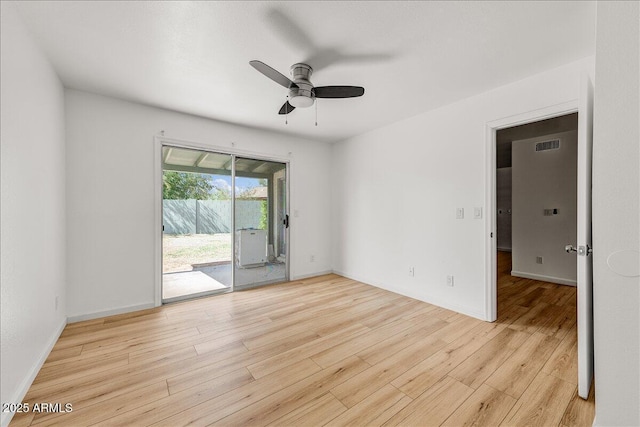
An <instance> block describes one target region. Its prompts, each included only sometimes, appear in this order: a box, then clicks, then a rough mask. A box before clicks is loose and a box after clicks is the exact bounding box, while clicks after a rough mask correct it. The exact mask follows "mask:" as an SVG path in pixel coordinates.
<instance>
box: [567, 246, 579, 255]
mask: <svg viewBox="0 0 640 427" xmlns="http://www.w3.org/2000/svg"><path fill="white" fill-rule="evenodd" d="M564 250H565V251H566V252H567V253H568V254H570V253H571V252H578V250H577V249H576V248H575V247H573V245H567V246H565V247H564Z"/></svg>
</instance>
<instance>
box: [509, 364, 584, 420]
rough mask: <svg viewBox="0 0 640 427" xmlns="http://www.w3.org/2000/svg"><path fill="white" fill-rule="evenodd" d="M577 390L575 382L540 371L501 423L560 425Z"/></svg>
mask: <svg viewBox="0 0 640 427" xmlns="http://www.w3.org/2000/svg"><path fill="white" fill-rule="evenodd" d="M575 391H576V386H575V385H574V384H570V383H568V382H566V381H563V380H561V379H560V378H556V377H552V376H551V375H547V374H545V373H544V372H540V373H539V374H538V375H537V376H536V377H535V379H534V380H533V382H532V383H531V386H530V387H528V388H527V389H526V391H525V392H524V393H523V394H522V397H521V398H520V399H519V400H518V401H517V402H516V404H515V405H514V406H513V408H512V409H511V411H510V412H509V414H508V415H507V416H506V418H505V419H504V421H503V422H502V423H501V424H500V425H503V426H523V425H527V426H550V425H558V424H559V423H560V421H561V420H562V416H563V415H564V412H565V410H566V409H567V406H569V402H570V401H571V398H572V396H573V395H574V394H575Z"/></svg>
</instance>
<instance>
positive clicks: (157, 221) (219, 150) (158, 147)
mask: <svg viewBox="0 0 640 427" xmlns="http://www.w3.org/2000/svg"><path fill="white" fill-rule="evenodd" d="M153 146H154V147H153V148H154V165H155V166H154V177H153V182H154V229H155V233H154V235H155V245H154V246H155V248H154V249H155V250H154V254H155V262H154V265H155V269H154V270H155V274H154V304H155V306H156V307H159V306H161V305H162V304H163V301H162V237H163V230H162V199H163V198H162V173H163V167H162V147H174V148H185V149H190V150H199V151H204V152H210V153H216V154H224V155H229V156H231V177H232V185H231V201H232V203H231V252H232V253H231V267H232V268H231V288H230V289H231V290H230V292H233V291H234V290H235V250H236V242H235V240H236V239H235V211H236V203H235V202H236V200H235V195H236V194H235V172H236V158H238V157H242V158H249V159H252V160H264V161H271V162H277V163H282V164H284V165H285V168H286V169H285V170H286V172H285V176H286V178H285V179H286V190H285V192H286V211H287V213H288V212H290V207H291V197H290V196H291V190H290V182H291V181H290V174H291V159H290V158H286V157H277V156H271V155H265V154H264V153H258V152H252V151H247V150H240V149H235V148H234V147H231V148H229V147H221V146H215V145H209V144H202V143H198V142H193V141H186V140H182V139H176V138H169V137H165V136H162V135H159V136H155V137H154V139H153ZM289 155H290V153H289ZM285 241H286V248H287V251H286V254H285V255H286V266H285V277H284V281H288V280H289V278H290V268H291V264H290V262H291V258H290V257H291V250H290V248H291V227H289V228H288V229H287V232H286V239H285ZM207 295H208V294H207ZM198 296H200V295H197V294H196V295H194V296H193V297H198ZM202 296H204V295H202Z"/></svg>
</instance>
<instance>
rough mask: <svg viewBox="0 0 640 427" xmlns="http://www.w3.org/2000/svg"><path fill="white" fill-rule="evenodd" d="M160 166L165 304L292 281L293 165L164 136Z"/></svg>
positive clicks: (163, 296)
mask: <svg viewBox="0 0 640 427" xmlns="http://www.w3.org/2000/svg"><path fill="white" fill-rule="evenodd" d="M161 165H162V171H161V173H162V198H161V199H162V201H161V219H162V240H161V242H162V244H161V246H162V250H161V283H160V288H161V302H162V303H167V302H174V301H179V300H184V299H190V298H196V297H202V296H208V295H214V294H218V293H226V292H233V291H234V290H238V289H245V288H249V287H254V286H261V285H266V284H270V283H279V282H283V281H286V280H288V277H289V269H288V258H287V256H286V246H287V242H288V216H287V212H288V198H287V197H286V196H287V193H288V185H287V183H288V180H287V177H288V173H287V171H288V163H286V162H278V161H274V160H269V159H260V158H255V157H253V156H251V157H249V156H242V157H241V156H238V155H235V154H232V153H223V152H215V151H209V150H204V149H201V148H195V147H188V146H182V145H177V144H176V145H174V144H169V143H164V142H163V143H162V146H161ZM283 217H284V219H283Z"/></svg>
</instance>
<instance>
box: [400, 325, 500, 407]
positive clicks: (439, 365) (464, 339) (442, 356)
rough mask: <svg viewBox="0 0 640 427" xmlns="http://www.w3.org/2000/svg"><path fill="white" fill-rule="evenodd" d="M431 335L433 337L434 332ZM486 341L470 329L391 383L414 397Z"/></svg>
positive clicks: (434, 335)
mask: <svg viewBox="0 0 640 427" xmlns="http://www.w3.org/2000/svg"><path fill="white" fill-rule="evenodd" d="M479 326H480V325H479ZM432 336H433V337H434V338H435V337H436V334H433V335H432ZM486 343H487V340H486V339H485V338H481V337H478V336H477V335H476V334H475V333H474V331H473V329H472V330H470V331H469V332H467V333H466V334H465V335H463V336H461V337H460V338H458V339H457V340H456V341H454V342H452V343H451V344H448V345H447V346H445V347H444V348H443V349H441V350H439V351H438V352H436V353H435V354H433V355H432V356H430V357H429V358H427V359H425V360H423V361H422V362H420V363H418V364H417V365H416V366H414V367H413V368H411V369H409V370H408V371H407V372H405V373H404V374H402V375H400V376H399V377H398V378H396V379H395V380H393V381H392V382H391V384H392V385H393V386H395V387H397V388H398V389H399V390H400V391H402V392H403V393H405V394H406V395H407V396H409V397H411V398H414V399H415V398H417V397H418V396H419V395H420V394H422V393H424V392H425V391H426V390H427V389H429V388H430V387H432V386H433V385H434V384H436V383H437V382H438V381H440V380H441V379H442V378H444V377H445V375H447V374H448V373H449V372H451V371H452V370H453V368H455V367H456V366H458V365H459V364H460V363H462V362H463V361H464V360H465V359H467V358H468V357H469V356H470V355H471V354H472V353H474V352H475V351H477V350H478V349H479V348H481V347H482V346H483V345H484V344H486Z"/></svg>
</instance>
